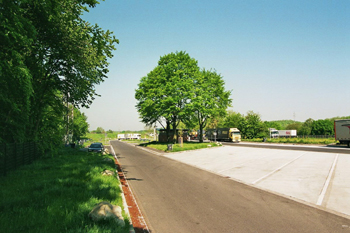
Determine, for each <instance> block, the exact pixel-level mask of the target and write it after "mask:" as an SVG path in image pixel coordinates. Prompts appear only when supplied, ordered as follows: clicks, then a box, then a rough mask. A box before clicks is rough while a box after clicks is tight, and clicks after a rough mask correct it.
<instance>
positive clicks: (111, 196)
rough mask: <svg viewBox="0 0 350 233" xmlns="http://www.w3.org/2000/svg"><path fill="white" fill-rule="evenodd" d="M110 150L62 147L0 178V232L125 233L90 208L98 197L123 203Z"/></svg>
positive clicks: (127, 226) (126, 220) (98, 199)
mask: <svg viewBox="0 0 350 233" xmlns="http://www.w3.org/2000/svg"><path fill="white" fill-rule="evenodd" d="M104 170H111V171H115V164H114V160H113V156H112V155H102V154H100V153H92V152H91V153H89V152H85V151H81V150H79V149H72V148H60V149H59V151H58V153H57V155H50V156H45V157H42V158H40V159H39V160H37V161H35V162H33V163H32V164H30V165H26V166H23V167H21V168H19V169H18V170H16V171H12V172H10V173H8V174H7V175H6V176H1V177H0V187H1V188H0V190H1V191H0V205H1V211H0V232H7V233H8V232H26V233H28V232H33V233H38V232H50V233H54V232H72V233H73V232H74V233H76V232H129V225H130V224H129V219H128V216H126V214H125V213H123V216H124V219H125V223H126V224H125V227H120V226H117V225H116V223H115V222H114V221H107V220H106V221H102V222H99V223H95V222H93V221H92V220H91V219H90V218H89V217H88V214H89V212H90V211H91V210H92V209H93V207H94V206H95V205H96V204H97V203H99V202H102V201H108V202H110V203H112V204H114V205H119V206H121V207H122V209H123V206H122V198H121V190H120V187H119V181H118V179H117V178H116V176H103V175H102V172H103V171H104Z"/></svg>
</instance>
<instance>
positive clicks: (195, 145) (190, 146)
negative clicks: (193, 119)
mask: <svg viewBox="0 0 350 233" xmlns="http://www.w3.org/2000/svg"><path fill="white" fill-rule="evenodd" d="M169 144H170V143H161V142H149V143H142V144H140V146H144V147H150V148H154V149H157V150H160V151H165V152H179V151H187V150H197V149H203V148H211V147H217V146H221V144H219V143H214V142H209V143H208V142H203V143H199V142H184V143H183V144H182V146H181V144H178V143H177V144H171V145H172V150H168V145H169Z"/></svg>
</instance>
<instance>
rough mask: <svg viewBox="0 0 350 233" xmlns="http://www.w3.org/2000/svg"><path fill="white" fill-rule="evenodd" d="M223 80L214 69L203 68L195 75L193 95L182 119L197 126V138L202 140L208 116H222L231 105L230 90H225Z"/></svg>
mask: <svg viewBox="0 0 350 233" xmlns="http://www.w3.org/2000/svg"><path fill="white" fill-rule="evenodd" d="M224 84H225V82H224V80H223V78H222V76H221V75H219V74H217V73H216V72H215V71H209V70H205V69H203V70H202V71H201V72H200V74H198V75H197V76H196V77H195V86H194V91H193V92H192V94H193V96H192V98H191V100H190V103H189V105H190V110H191V111H190V112H189V113H188V114H187V115H186V117H185V118H184V120H185V121H186V122H188V121H190V122H191V121H192V122H194V123H195V124H197V125H198V126H199V130H200V131H199V140H200V142H202V141H203V129H204V127H206V125H207V122H208V121H209V119H210V118H215V117H224V116H225V115H226V109H227V107H229V106H231V102H232V100H231V99H230V95H231V91H225V87H224Z"/></svg>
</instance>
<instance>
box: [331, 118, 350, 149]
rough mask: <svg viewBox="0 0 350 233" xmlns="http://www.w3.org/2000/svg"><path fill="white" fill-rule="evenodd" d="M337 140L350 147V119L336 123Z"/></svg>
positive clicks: (336, 121)
mask: <svg viewBox="0 0 350 233" xmlns="http://www.w3.org/2000/svg"><path fill="white" fill-rule="evenodd" d="M334 133H335V140H338V141H339V143H340V144H347V145H348V147H350V119H349V120H335V121H334Z"/></svg>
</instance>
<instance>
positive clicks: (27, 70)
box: [0, 0, 118, 142]
mask: <svg viewBox="0 0 350 233" xmlns="http://www.w3.org/2000/svg"><path fill="white" fill-rule="evenodd" d="M97 4H98V2H97V1H96V0H63V1H59V0H19V1H12V0H3V1H1V3H0V21H1V25H0V41H1V44H0V77H1V78H0V104H1V105H2V106H3V108H2V110H1V112H0V116H1V118H2V119H4V120H3V121H2V122H1V124H0V131H1V135H0V142H21V141H25V140H28V138H30V139H32V140H33V139H34V140H43V137H44V135H45V137H50V135H54V134H48V135H47V134H45V131H55V132H56V134H55V135H60V136H59V137H62V136H63V135H62V131H61V129H59V128H60V127H57V125H54V124H51V122H52V120H53V118H55V119H57V121H59V122H61V119H62V118H63V116H64V115H67V112H68V109H67V103H70V104H72V105H73V106H75V107H87V106H89V105H90V104H91V103H92V101H93V99H94V98H95V96H98V94H97V93H96V91H95V86H96V85H98V84H100V83H101V82H103V81H104V79H105V78H107V73H108V62H107V59H108V58H111V57H112V51H113V50H115V44H117V43H118V40H117V39H116V38H115V37H114V35H113V34H112V33H111V32H110V31H108V30H107V31H104V30H102V29H101V28H100V27H98V26H97V25H91V24H90V23H88V22H86V21H84V20H83V19H82V18H81V15H82V14H83V13H84V12H87V11H88V7H95V6H96V5H97ZM61 124H68V122H61ZM62 128H65V127H64V126H63V127H62ZM55 141H57V139H55Z"/></svg>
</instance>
